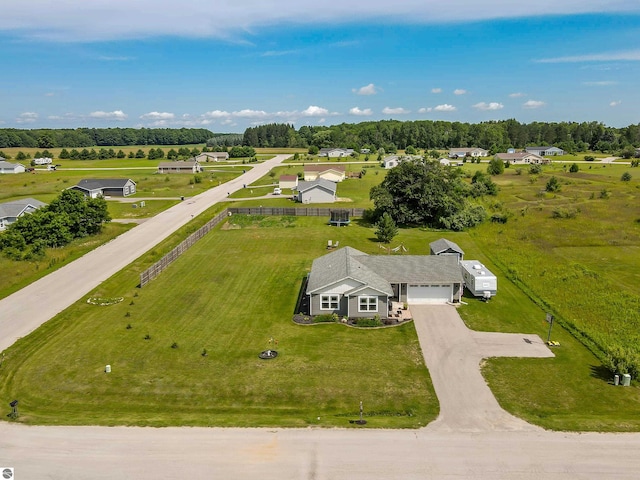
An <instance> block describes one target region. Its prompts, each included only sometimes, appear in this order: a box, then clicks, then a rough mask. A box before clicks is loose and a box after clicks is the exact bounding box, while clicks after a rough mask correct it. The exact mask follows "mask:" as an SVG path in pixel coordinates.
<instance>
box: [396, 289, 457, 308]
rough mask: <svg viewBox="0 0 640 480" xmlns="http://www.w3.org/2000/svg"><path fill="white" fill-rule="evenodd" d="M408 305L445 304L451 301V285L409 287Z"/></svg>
mask: <svg viewBox="0 0 640 480" xmlns="http://www.w3.org/2000/svg"><path fill="white" fill-rule="evenodd" d="M407 297H408V303H412V304H414V305H424V304H429V303H447V302H449V301H450V300H451V285H409V289H408V290H407Z"/></svg>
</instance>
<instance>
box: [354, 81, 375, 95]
mask: <svg viewBox="0 0 640 480" xmlns="http://www.w3.org/2000/svg"><path fill="white" fill-rule="evenodd" d="M378 90H379V89H378V87H376V86H375V85H374V84H373V83H370V84H369V85H365V86H364V87H360V88H353V89H351V91H352V92H353V93H357V94H358V95H375V94H376V93H378Z"/></svg>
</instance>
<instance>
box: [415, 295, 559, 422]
mask: <svg viewBox="0 0 640 480" xmlns="http://www.w3.org/2000/svg"><path fill="white" fill-rule="evenodd" d="M410 310H411V314H412V316H413V321H414V324H415V327H416V331H417V332H418V339H419V340H420V346H421V347H422V353H423V355H424V360H425V363H426V364H427V367H428V368H429V373H430V374H431V378H432V380H433V386H434V388H435V390H436V394H437V395H438V400H439V402H440V415H439V416H438V418H437V420H436V421H435V422H433V423H432V424H430V425H429V426H428V427H427V429H429V430H433V431H465V432H483V431H484V432H487V431H509V430H528V431H536V430H540V429H539V428H538V427H535V426H533V425H530V424H528V423H526V422H525V421H523V420H520V419H519V418H516V417H514V416H513V415H510V414H509V413H507V412H505V411H504V410H503V409H502V408H500V405H499V404H498V402H497V401H496V399H495V397H494V396H493V393H491V390H490V389H489V387H488V386H487V383H486V382H485V380H484V378H483V377H482V374H481V373H480V361H481V360H482V359H483V358H488V357H503V356H507V357H540V358H544V357H553V353H552V352H551V350H549V348H548V347H547V346H546V345H545V344H544V342H543V341H542V340H541V339H540V337H539V336H537V335H524V334H510V333H486V332H474V331H472V330H469V329H468V328H467V327H466V325H465V324H464V322H463V321H462V319H461V318H460V315H458V312H457V310H456V308H455V307H452V306H449V305H410Z"/></svg>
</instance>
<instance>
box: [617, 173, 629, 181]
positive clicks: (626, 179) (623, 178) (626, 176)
mask: <svg viewBox="0 0 640 480" xmlns="http://www.w3.org/2000/svg"><path fill="white" fill-rule="evenodd" d="M620 180H622V181H623V182H628V181H630V180H631V174H630V173H629V172H624V173H623V174H622V176H621V177H620Z"/></svg>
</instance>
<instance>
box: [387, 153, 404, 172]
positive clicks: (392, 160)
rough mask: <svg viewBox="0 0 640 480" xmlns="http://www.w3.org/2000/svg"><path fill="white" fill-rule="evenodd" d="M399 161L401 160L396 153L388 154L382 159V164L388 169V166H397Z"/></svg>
mask: <svg viewBox="0 0 640 480" xmlns="http://www.w3.org/2000/svg"><path fill="white" fill-rule="evenodd" d="M401 161H402V160H401V159H400V157H399V156H398V155H389V156H388V157H384V158H383V159H382V165H383V166H384V168H386V169H387V170H389V169H390V168H393V167H397V166H398V164H399V163H400V162H401Z"/></svg>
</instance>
